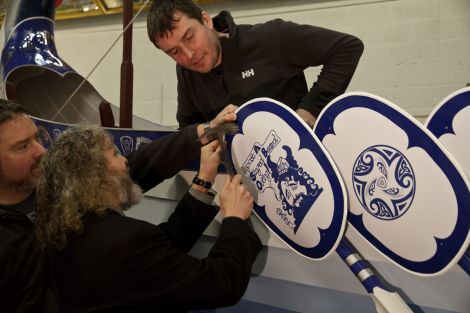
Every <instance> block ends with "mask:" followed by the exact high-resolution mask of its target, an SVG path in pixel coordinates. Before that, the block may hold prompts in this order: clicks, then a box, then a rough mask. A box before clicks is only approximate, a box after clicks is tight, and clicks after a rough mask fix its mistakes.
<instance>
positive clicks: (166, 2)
mask: <svg viewBox="0 0 470 313" xmlns="http://www.w3.org/2000/svg"><path fill="white" fill-rule="evenodd" d="M176 12H180V13H183V14H184V15H186V16H187V17H189V18H193V19H196V20H198V21H199V22H200V23H201V24H202V23H203V22H202V9H201V8H200V7H198V6H197V5H195V4H194V2H193V1H192V0H153V1H152V5H151V6H150V11H149V13H148V15H147V33H148V36H149V39H150V41H151V42H152V43H153V44H154V45H155V46H156V47H157V48H159V47H158V46H157V44H156V43H155V38H156V37H157V35H158V37H163V36H168V33H170V32H171V31H173V29H174V28H175V27H174V23H175V22H177V21H178V20H177V19H175V18H174V15H175V13H176Z"/></svg>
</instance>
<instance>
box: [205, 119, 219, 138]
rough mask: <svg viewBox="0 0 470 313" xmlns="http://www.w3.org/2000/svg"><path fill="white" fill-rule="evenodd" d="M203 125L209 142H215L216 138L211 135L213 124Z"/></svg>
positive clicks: (206, 123)
mask: <svg viewBox="0 0 470 313" xmlns="http://www.w3.org/2000/svg"><path fill="white" fill-rule="evenodd" d="M202 125H203V127H204V128H203V129H204V136H205V137H206V138H207V140H209V141H213V140H215V139H216V138H215V137H214V135H213V134H209V132H210V129H211V122H210V121H209V122H205V123H204V124H202Z"/></svg>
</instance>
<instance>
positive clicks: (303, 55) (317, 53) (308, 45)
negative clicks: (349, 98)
mask: <svg viewBox="0 0 470 313" xmlns="http://www.w3.org/2000/svg"><path fill="white" fill-rule="evenodd" d="M275 22H276V23H277V31H278V35H279V40H280V48H281V54H282V55H283V56H284V61H285V62H286V66H288V67H292V66H293V67H298V68H299V69H306V68H308V67H312V66H320V65H322V66H323V67H322V70H321V72H320V75H319V76H318V78H317V81H316V82H315V83H314V84H313V86H312V87H311V89H310V91H309V92H308V93H307V94H306V95H305V97H304V98H303V99H302V100H301V102H300V103H299V104H298V105H297V108H302V109H305V110H307V111H309V112H310V113H312V114H313V115H314V116H318V115H319V113H320V111H321V110H322V109H323V108H324V107H325V105H327V104H328V102H330V101H331V100H333V99H334V98H335V97H337V96H339V95H341V94H342V93H344V92H345V91H346V88H347V87H348V85H349V82H350V81H351V78H352V76H353V74H354V71H355V70H356V67H357V64H358V63H359V59H360V57H361V55H362V52H363V51H364V45H363V43H362V41H361V40H360V39H358V38H356V37H355V36H352V35H349V34H345V33H341V32H337V31H333V30H329V29H325V28H321V27H316V26H311V25H299V24H296V23H293V22H285V21H282V20H276V21H275Z"/></svg>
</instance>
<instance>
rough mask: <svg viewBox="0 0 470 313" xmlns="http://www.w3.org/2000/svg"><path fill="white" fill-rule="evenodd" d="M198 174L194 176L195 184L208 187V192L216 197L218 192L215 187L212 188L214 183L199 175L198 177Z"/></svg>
mask: <svg viewBox="0 0 470 313" xmlns="http://www.w3.org/2000/svg"><path fill="white" fill-rule="evenodd" d="M197 175H198V174H196V176H194V178H193V184H196V185H199V186H202V187H204V188H206V189H207V193H208V194H209V195H211V196H212V197H215V195H216V194H217V192H216V191H215V190H214V189H212V188H211V187H212V183H211V182H210V181H207V180H203V179H200V178H199V177H197Z"/></svg>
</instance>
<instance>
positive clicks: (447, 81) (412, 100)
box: [56, 0, 470, 126]
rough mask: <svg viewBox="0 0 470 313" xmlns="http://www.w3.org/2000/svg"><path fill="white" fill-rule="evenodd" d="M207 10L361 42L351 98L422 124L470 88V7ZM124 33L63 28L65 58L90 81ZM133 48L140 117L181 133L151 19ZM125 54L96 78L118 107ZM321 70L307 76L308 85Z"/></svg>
mask: <svg viewBox="0 0 470 313" xmlns="http://www.w3.org/2000/svg"><path fill="white" fill-rule="evenodd" d="M204 8H205V9H206V10H207V11H208V12H209V13H210V14H211V15H214V14H216V13H217V12H219V11H220V10H221V9H228V10H230V11H231V12H232V15H233V16H234V18H235V21H236V22H237V23H258V22H264V21H267V20H270V19H273V18H282V19H285V20H291V21H295V22H298V23H307V24H313V25H317V26H322V27H326V28H331V29H335V30H338V31H343V32H347V33H350V34H353V35H356V36H358V37H359V38H361V39H362V40H363V41H364V43H365V51H364V55H363V57H362V59H361V62H360V64H359V67H358V69H357V71H356V74H355V76H354V78H353V80H352V82H351V84H350V87H349V89H348V90H349V91H366V92H370V93H374V94H376V95H379V96H381V97H384V98H386V99H388V100H390V101H392V102H394V103H395V104H398V105H399V106H401V107H402V108H403V109H405V110H406V111H408V112H409V113H411V114H412V115H414V116H416V117H418V118H419V119H420V120H423V119H425V117H426V116H427V115H428V114H429V113H430V112H431V110H432V108H433V107H434V106H435V105H437V103H439V102H440V101H441V100H442V99H443V98H444V97H446V96H447V95H448V94H450V93H451V92H453V91H455V90H457V89H460V88H462V87H465V86H466V84H467V83H468V82H470V53H469V52H470V1H468V0H445V1H444V0H330V1H295V0H286V1H270V0H257V1H256V0H251V1H248V0H241V1H240V0H239V1H226V2H225V3H224V5H223V6H222V5H220V4H213V5H205V7H204ZM121 28H122V26H121V16H120V15H116V16H108V17H99V18H86V19H78V20H67V21H59V22H57V24H56V44H57V47H58V51H59V54H60V56H61V57H62V58H63V59H64V60H66V61H67V62H68V63H69V64H70V65H71V66H72V67H74V68H75V69H76V70H77V71H78V72H79V73H81V74H82V75H83V76H86V75H87V74H88V73H89V72H90V70H91V69H92V68H93V67H94V66H95V64H96V63H97V62H98V60H99V59H100V58H101V56H102V55H103V54H104V53H105V52H106V51H107V49H108V48H109V46H110V45H111V44H112V43H113V42H114V41H115V39H116V38H117V37H118V36H119V33H120V31H121ZM133 40H134V42H133V47H134V50H133V63H134V112H135V114H137V115H139V116H141V117H144V118H146V119H149V120H152V121H154V122H157V123H160V124H163V125H169V126H175V125H176V119H175V114H176V75H175V69H174V64H173V61H172V60H171V59H170V58H169V57H167V56H166V55H164V54H163V53H162V52H161V51H159V50H157V49H156V48H155V47H154V46H153V45H152V44H151V43H150V42H149V40H148V38H147V32H146V23H145V14H143V16H142V17H139V18H138V19H137V20H136V23H135V25H134V35H133ZM121 47H122V44H121V41H119V42H118V43H117V45H116V46H115V47H114V48H113V49H112V50H111V52H110V54H109V55H108V56H107V57H106V58H105V59H104V60H103V62H102V64H100V66H99V67H98V68H97V70H96V71H95V73H94V74H93V75H92V76H91V77H90V81H91V83H92V84H93V85H94V86H95V87H96V88H97V90H98V91H99V92H100V93H101V94H102V96H104V97H105V98H106V99H107V100H108V101H111V102H112V103H114V104H116V105H118V104H119V72H120V62H121V55H122V52H121V49H122V48H121ZM319 70H320V69H319V68H315V69H309V70H308V71H307V77H308V80H309V82H313V80H314V79H315V77H316V75H318V73H319Z"/></svg>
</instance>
